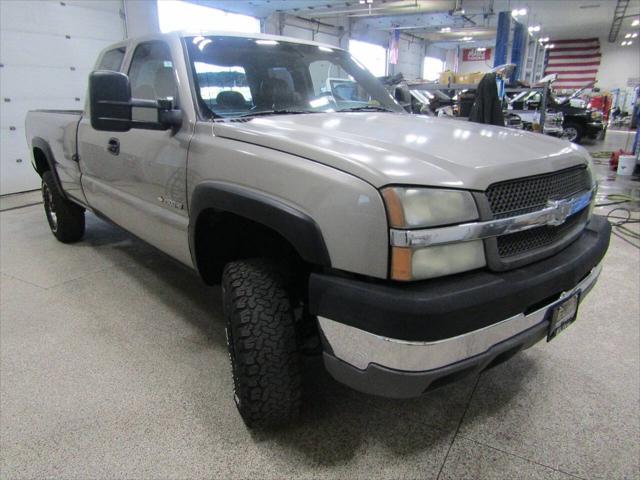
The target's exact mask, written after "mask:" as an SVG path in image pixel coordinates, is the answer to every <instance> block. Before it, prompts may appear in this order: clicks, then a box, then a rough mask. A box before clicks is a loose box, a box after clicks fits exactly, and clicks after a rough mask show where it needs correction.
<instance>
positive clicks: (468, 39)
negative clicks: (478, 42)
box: [462, 37, 473, 42]
mask: <svg viewBox="0 0 640 480" xmlns="http://www.w3.org/2000/svg"><path fill="white" fill-rule="evenodd" d="M471 40H473V37H462V41H463V42H470V41H471Z"/></svg>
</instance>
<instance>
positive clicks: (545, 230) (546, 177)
mask: <svg viewBox="0 0 640 480" xmlns="http://www.w3.org/2000/svg"><path fill="white" fill-rule="evenodd" d="M590 189H591V176H590V174H589V171H588V170H587V168H586V167H584V166H579V167H572V168H569V169H565V170H561V171H558V172H553V173H548V174H543V175H536V176H532V177H525V178H519V179H516V180H510V181H506V182H500V183H496V184H493V185H491V186H490V187H489V188H488V189H487V191H486V192H485V195H486V199H487V203H488V206H489V207H490V210H491V214H492V216H493V218H494V219H498V218H506V217H512V216H514V215H522V214H524V213H529V212H534V211H537V210H541V209H543V208H545V207H547V206H548V202H549V201H550V200H561V199H567V198H572V197H575V196H576V195H578V194H580V193H582V192H585V191H588V190H590ZM587 217H588V209H585V210H583V211H582V212H580V213H577V214H575V215H573V216H571V217H569V218H567V220H566V221H565V222H564V223H563V224H561V225H558V226H544V227H537V228H533V229H530V230H525V231H522V232H517V233H512V234H507V235H502V236H499V237H497V238H495V239H493V240H490V241H489V242H490V244H491V245H493V246H492V247H491V248H489V251H490V252H494V253H493V255H495V257H494V258H495V260H494V261H492V262H490V263H491V264H493V265H494V266H496V267H498V266H499V268H504V267H506V266H507V265H508V264H509V263H511V262H512V259H516V258H520V259H522V260H524V259H525V258H529V257H531V261H534V260H535V259H538V258H540V255H544V253H543V252H545V251H548V250H549V249H551V248H553V247H554V246H557V245H560V244H562V243H563V242H566V241H569V240H570V238H569V237H575V234H576V229H577V228H579V227H580V225H584V224H585V223H586V221H587ZM496 262H497V263H496ZM504 262H507V263H504Z"/></svg>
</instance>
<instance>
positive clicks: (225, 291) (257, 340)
mask: <svg viewBox="0 0 640 480" xmlns="http://www.w3.org/2000/svg"><path fill="white" fill-rule="evenodd" d="M286 278H287V276H286V275H283V274H282V273H281V272H279V270H278V268H277V266H276V265H275V264H274V263H273V262H270V261H269V260H265V259H252V260H241V261H236V262H231V263H228V264H227V265H226V266H225V268H224V271H223V273H222V297H223V307H224V316H225V321H226V330H227V346H228V348H229V357H230V359H231V369H232V373H233V383H234V400H235V403H236V406H237V408H238V411H239V412H240V415H241V416H242V419H243V420H244V422H245V424H246V425H247V426H248V427H250V428H272V427H277V426H280V425H284V424H287V423H289V422H290V421H291V420H293V419H295V418H296V417H297V416H298V412H299V409H300V397H301V381H300V376H301V374H300V369H301V365H300V362H301V360H300V353H299V351H298V346H297V342H296V329H295V315H294V313H293V310H292V299H291V295H290V292H289V289H288V288H287V285H286V283H287V280H286Z"/></svg>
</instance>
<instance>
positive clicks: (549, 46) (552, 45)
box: [547, 43, 556, 48]
mask: <svg viewBox="0 0 640 480" xmlns="http://www.w3.org/2000/svg"><path fill="white" fill-rule="evenodd" d="M547 48H556V46H555V45H554V44H553V43H552V44H551V45H547Z"/></svg>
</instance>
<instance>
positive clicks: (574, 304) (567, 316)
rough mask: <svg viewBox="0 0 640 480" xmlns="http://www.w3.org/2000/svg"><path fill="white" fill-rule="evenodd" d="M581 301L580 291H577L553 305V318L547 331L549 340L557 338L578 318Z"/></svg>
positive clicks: (551, 313) (551, 314)
mask: <svg viewBox="0 0 640 480" xmlns="http://www.w3.org/2000/svg"><path fill="white" fill-rule="evenodd" d="M579 303H580V292H577V293H574V294H573V295H572V296H570V297H568V298H566V299H565V300H564V301H563V302H562V303H560V304H558V305H556V306H555V307H553V309H552V310H551V312H550V316H551V319H550V322H549V330H548V332H547V342H550V341H551V340H553V339H554V338H556V337H557V336H558V334H559V333H560V332H562V331H563V330H564V329H565V328H567V327H568V326H569V325H571V324H572V323H573V322H574V321H575V320H576V317H577V315H578V304H579Z"/></svg>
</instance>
